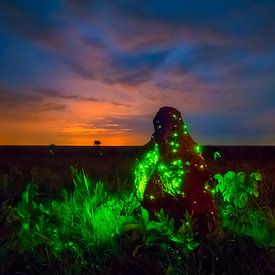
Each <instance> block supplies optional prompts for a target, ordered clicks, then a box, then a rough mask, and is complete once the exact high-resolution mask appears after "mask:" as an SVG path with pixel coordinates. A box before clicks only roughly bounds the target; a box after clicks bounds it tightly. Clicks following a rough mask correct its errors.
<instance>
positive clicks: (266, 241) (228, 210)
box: [205, 171, 275, 247]
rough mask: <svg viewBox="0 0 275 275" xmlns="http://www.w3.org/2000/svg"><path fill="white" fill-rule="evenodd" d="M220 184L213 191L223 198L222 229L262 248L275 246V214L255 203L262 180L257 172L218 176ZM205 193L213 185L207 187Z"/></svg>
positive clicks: (220, 204)
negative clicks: (249, 240)
mask: <svg viewBox="0 0 275 275" xmlns="http://www.w3.org/2000/svg"><path fill="white" fill-rule="evenodd" d="M214 178H215V179H216V180H217V181H218V184H217V185H216V186H215V187H214V188H213V189H212V190H211V193H212V194H213V195H214V196H218V197H220V200H219V206H220V209H219V212H220V217H221V221H222V226H223V227H224V228H225V229H227V230H228V231H229V232H231V233H233V234H235V235H236V236H250V237H252V238H253V239H254V240H255V241H256V243H257V244H258V245H259V246H264V247H268V246H270V245H272V244H273V245H274V244H275V231H274V229H272V228H274V220H275V213H273V211H269V212H268V211H266V210H264V209H262V208H261V207H259V206H258V205H257V203H256V202H255V201H254V200H252V197H258V196H259V192H258V183H259V182H260V181H261V179H262V177H261V175H260V174H259V173H257V172H253V173H251V174H250V175H247V174H245V173H244V172H239V173H235V172H233V171H228V172H227V173H226V174H225V175H224V176H222V175H220V174H216V175H215V176H214ZM205 190H209V186H208V185H205Z"/></svg>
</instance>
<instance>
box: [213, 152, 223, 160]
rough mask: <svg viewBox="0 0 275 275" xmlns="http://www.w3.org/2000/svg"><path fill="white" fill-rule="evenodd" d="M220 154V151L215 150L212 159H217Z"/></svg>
mask: <svg viewBox="0 0 275 275" xmlns="http://www.w3.org/2000/svg"><path fill="white" fill-rule="evenodd" d="M221 157H222V156H221V153H220V152H218V151H216V152H215V153H214V159H218V158H221Z"/></svg>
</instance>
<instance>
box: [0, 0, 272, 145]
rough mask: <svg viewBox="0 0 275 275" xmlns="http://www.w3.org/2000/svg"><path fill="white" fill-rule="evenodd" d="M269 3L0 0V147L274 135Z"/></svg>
mask: <svg viewBox="0 0 275 275" xmlns="http://www.w3.org/2000/svg"><path fill="white" fill-rule="evenodd" d="M274 61H275V1H274V0H271V1H265V0H258V1H256V0H254V1H253V0H250V1H249V0H238V1H234V0H232V1H230V0H228V1H225V0H224V1H222V0H217V1H211V0H201V1H196V0H189V1H187V0H178V1H172V0H167V1H162V0H152V1H151V0H144V1H143V0H132V1H130V0H128V1H126V0H109V1H105V0H99V1H92V0H91V1H89V0H83V1H81V0H45V1H43V0H33V1H32V0H29V1H27V0H26V1H24V0H21V1H20V0H18V1H15V0H6V1H5V0H4V1H3V0H0V131H1V132H0V145H9V144H10V145H48V144H51V143H55V144H57V145H91V144H92V143H93V140H96V139H99V140H101V141H102V144H103V145H143V144H145V143H146V142H147V141H149V139H150V137H151V134H152V132H153V125H152V119H153V117H154V116H155V114H156V112H157V111H158V110H159V108H160V107H161V106H172V107H176V108H177V109H178V110H179V111H180V112H181V113H182V116H183V119H184V121H185V122H186V123H187V125H188V126H189V130H190V133H191V135H192V136H193V138H194V139H195V140H196V141H197V142H199V143H201V144H203V145H275V62H274Z"/></svg>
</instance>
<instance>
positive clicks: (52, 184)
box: [0, 146, 275, 201]
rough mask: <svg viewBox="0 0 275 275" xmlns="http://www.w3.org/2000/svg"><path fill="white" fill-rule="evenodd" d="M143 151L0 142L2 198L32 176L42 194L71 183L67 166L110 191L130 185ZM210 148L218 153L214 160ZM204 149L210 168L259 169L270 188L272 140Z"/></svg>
mask: <svg viewBox="0 0 275 275" xmlns="http://www.w3.org/2000/svg"><path fill="white" fill-rule="evenodd" d="M144 151H145V148H144V147H134V146H133V147H85V146H74V147H72V146H57V147H56V149H55V151H54V154H53V155H52V154H51V153H50V151H49V147H48V146H0V190H1V199H2V201H3V200H5V199H6V198H10V195H11V194H13V196H15V197H17V196H18V194H19V195H20V194H21V193H22V190H23V187H24V185H25V184H27V183H29V182H31V181H32V182H33V183H35V184H37V185H38V186H39V190H40V194H41V195H42V196H44V195H45V196H47V195H49V194H50V195H51V196H54V195H58V194H59V193H60V191H61V190H62V188H68V189H71V188H72V187H73V186H72V176H71V169H70V167H71V166H76V167H77V168H79V169H84V170H85V172H86V173H87V174H88V175H89V177H90V179H91V180H92V181H98V180H101V181H103V183H104V184H105V185H106V186H107V188H108V189H109V190H110V191H111V190H113V191H115V190H121V189H131V187H132V185H131V184H132V182H133V173H132V172H133V168H134V165H135V160H136V159H137V158H138V157H139V156H140V155H141V154H142V153H143V152H144ZM215 151H219V152H220V153H221V156H222V157H221V158H219V159H217V160H214V157H213V155H214V152H215ZM203 155H204V157H205V158H206V161H207V164H208V168H209V170H210V172H211V174H215V173H224V172H226V171H228V170H233V171H244V172H247V173H248V172H252V171H258V172H260V173H261V174H262V175H263V181H264V182H265V183H266V184H268V185H269V187H270V188H271V189H273V190H274V186H275V147H274V146H205V147H204V148H203Z"/></svg>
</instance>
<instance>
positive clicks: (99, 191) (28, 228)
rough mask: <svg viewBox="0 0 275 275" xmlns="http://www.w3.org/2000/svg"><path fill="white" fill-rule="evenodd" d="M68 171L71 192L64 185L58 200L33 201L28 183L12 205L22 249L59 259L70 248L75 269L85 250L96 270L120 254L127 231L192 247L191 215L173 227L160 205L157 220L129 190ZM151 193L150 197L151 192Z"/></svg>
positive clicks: (185, 249) (147, 241) (147, 240)
mask: <svg viewBox="0 0 275 275" xmlns="http://www.w3.org/2000/svg"><path fill="white" fill-rule="evenodd" d="M147 157H148V159H150V160H153V162H155V161H156V160H157V159H158V154H157V150H156V151H153V152H149V153H148V155H147ZM181 164H182V163H181V162H180V161H174V163H173V165H174V166H175V167H176V166H181ZM145 165H146V164H145ZM159 167H160V169H163V172H162V173H163V175H165V177H168V178H169V179H170V177H171V175H170V174H169V175H167V174H166V173H167V167H166V166H165V165H162V164H160V165H159ZM141 169H142V168H141ZM72 174H73V182H74V185H75V189H74V192H73V193H72V194H69V193H67V192H66V191H63V196H62V199H61V200H60V201H51V202H48V203H43V204H42V203H38V202H37V196H38V190H37V186H36V185H34V184H29V185H27V187H26V190H25V191H24V192H23V194H22V200H21V201H20V202H19V203H18V206H17V213H18V216H19V219H20V221H21V228H20V230H19V242H20V246H22V248H23V249H24V250H25V251H28V252H29V253H33V254H34V255H35V256H37V257H42V258H43V257H45V255H48V256H47V257H52V259H58V258H59V257H61V255H63V254H64V253H65V252H66V253H71V254H72V255H74V259H75V260H76V261H77V262H78V263H79V264H78V265H77V268H79V269H77V270H74V272H75V273H79V272H80V269H81V268H83V266H85V257H87V253H88V255H89V257H90V258H92V261H93V263H94V264H95V266H97V268H95V269H96V270H97V272H98V271H99V270H100V266H101V265H103V264H104V263H103V262H105V261H106V260H108V258H109V259H111V258H112V257H114V256H117V255H119V253H120V250H121V247H120V242H119V240H121V238H122V237H123V238H126V237H127V235H125V234H126V232H129V231H137V232H136V233H135V234H141V236H142V239H141V241H142V242H143V243H142V245H145V246H146V247H150V246H154V245H157V244H159V242H160V239H162V244H165V245H166V246H167V249H168V248H169V247H173V249H174V248H175V247H177V249H178V250H181V251H182V253H183V254H184V255H185V254H188V253H189V252H190V251H192V250H193V249H194V248H195V247H197V245H198V243H196V242H194V241H193V231H192V220H191V218H190V217H187V216H183V219H182V220H183V224H182V226H181V227H180V229H176V228H175V227H174V221H173V220H172V219H169V218H168V217H166V216H165V215H164V212H163V211H161V212H160V213H156V218H157V221H151V220H149V213H148V211H147V210H145V209H143V208H142V207H141V205H140V202H139V200H138V199H137V198H136V196H134V195H133V194H132V193H122V194H119V195H117V196H114V195H113V196H111V195H110V194H108V192H107V191H106V190H105V188H104V186H103V184H102V183H101V182H99V183H96V184H93V183H92V182H91V181H90V180H89V178H88V177H87V175H86V174H85V173H84V171H77V170H76V169H74V168H72ZM173 184H174V185H176V184H177V182H173V183H172V185H173ZM150 199H152V200H154V199H155V198H154V196H151V197H150ZM186 222H187V223H186ZM188 224H189V225H188ZM133 234H134V233H133ZM42 247H43V249H44V250H43V249H42V251H41V248H42ZM41 253H42V254H41ZM85 255H86V256H85ZM102 255H104V258H102ZM65 268H66V267H65Z"/></svg>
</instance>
